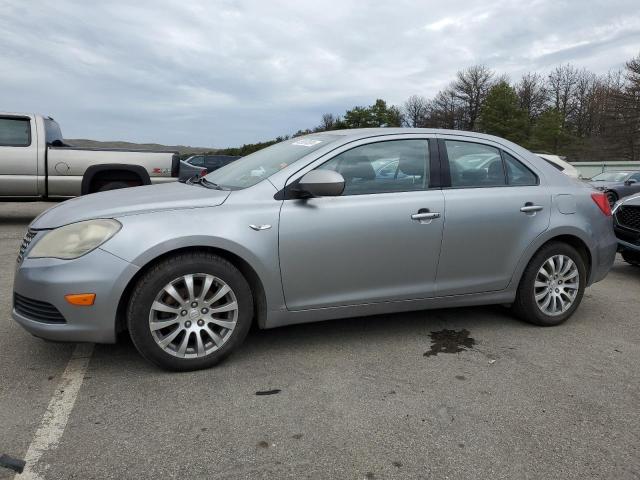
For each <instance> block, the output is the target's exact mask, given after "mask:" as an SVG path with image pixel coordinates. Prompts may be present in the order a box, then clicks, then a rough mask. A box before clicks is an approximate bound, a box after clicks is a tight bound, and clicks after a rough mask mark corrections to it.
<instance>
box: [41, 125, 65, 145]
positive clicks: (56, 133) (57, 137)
mask: <svg viewBox="0 0 640 480" xmlns="http://www.w3.org/2000/svg"><path fill="white" fill-rule="evenodd" d="M44 134H45V139H46V142H47V145H51V144H52V143H53V142H59V143H63V141H64V140H63V138H62V132H61V131H60V125H58V123H57V122H56V121H55V120H54V119H53V118H45V119H44Z"/></svg>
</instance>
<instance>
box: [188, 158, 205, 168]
mask: <svg viewBox="0 0 640 480" xmlns="http://www.w3.org/2000/svg"><path fill="white" fill-rule="evenodd" d="M189 163H190V164H191V165H193V166H194V167H204V157H193V158H192V159H191V160H189Z"/></svg>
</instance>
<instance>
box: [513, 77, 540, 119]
mask: <svg viewBox="0 0 640 480" xmlns="http://www.w3.org/2000/svg"><path fill="white" fill-rule="evenodd" d="M516 93H517V94H518V102H519V106H520V108H521V109H522V110H524V111H525V112H527V115H528V116H529V121H533V120H535V119H536V118H538V116H539V115H540V114H541V113H542V112H543V111H544V109H545V107H546V104H547V89H546V88H545V85H544V79H543V77H542V75H540V74H539V73H531V72H529V73H525V74H524V75H523V76H522V78H521V79H520V81H519V82H518V83H517V85H516Z"/></svg>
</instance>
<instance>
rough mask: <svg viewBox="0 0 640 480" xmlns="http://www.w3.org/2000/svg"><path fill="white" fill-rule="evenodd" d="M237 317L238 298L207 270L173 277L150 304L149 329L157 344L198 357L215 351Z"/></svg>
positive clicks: (177, 354)
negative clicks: (206, 271)
mask: <svg viewBox="0 0 640 480" xmlns="http://www.w3.org/2000/svg"><path fill="white" fill-rule="evenodd" d="M237 320H238V301H237V299H236V296H235V294H234V293H233V290H231V287H229V285H227V284H226V283H225V282H224V281H222V280H221V279H219V278H217V277H214V276H213V275H209V274H207V273H194V274H190V275H184V276H182V277H179V278H176V279H175V280H173V281H171V282H170V283H168V284H167V285H165V286H164V287H163V288H162V290H160V292H158V294H157V295H156V298H155V299H154V301H153V304H152V305H151V310H150V312H149V328H150V330H151V335H152V336H153V339H154V340H155V341H156V343H157V344H158V346H159V347H160V348H162V349H163V350H164V351H165V352H166V353H169V354H170V355H173V356H175V357H181V358H199V357H204V356H207V355H209V354H210V353H212V352H214V351H216V350H218V349H219V348H220V347H221V346H222V345H224V344H225V343H226V341H227V340H228V339H229V338H230V337H231V333H232V332H233V330H234V328H235V326H236V322H237Z"/></svg>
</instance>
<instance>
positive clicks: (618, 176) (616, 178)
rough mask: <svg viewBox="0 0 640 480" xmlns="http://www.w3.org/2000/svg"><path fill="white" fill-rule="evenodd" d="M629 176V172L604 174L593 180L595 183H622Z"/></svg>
mask: <svg viewBox="0 0 640 480" xmlns="http://www.w3.org/2000/svg"><path fill="white" fill-rule="evenodd" d="M628 176H629V172H602V173H600V174H598V175H596V176H595V177H592V178H591V180H593V181H594V182H622V181H623V180H624V179H625V178H627V177H628Z"/></svg>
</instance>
